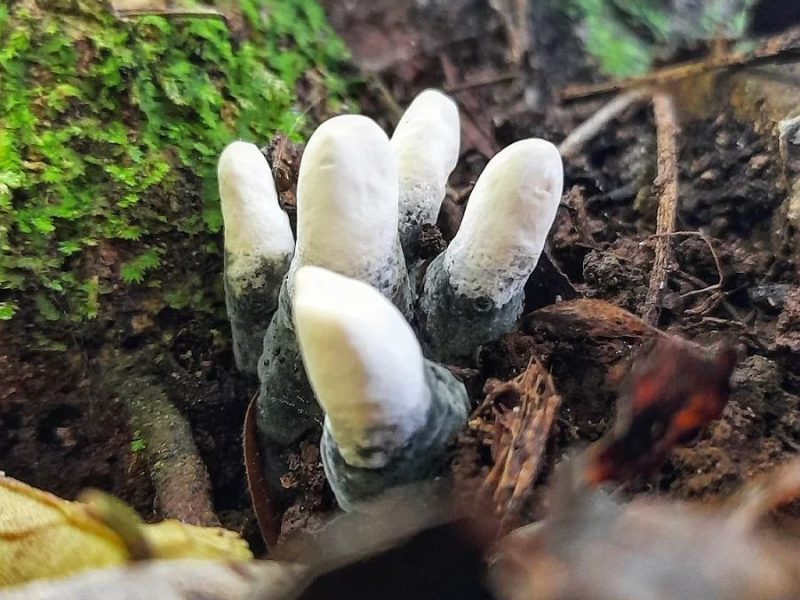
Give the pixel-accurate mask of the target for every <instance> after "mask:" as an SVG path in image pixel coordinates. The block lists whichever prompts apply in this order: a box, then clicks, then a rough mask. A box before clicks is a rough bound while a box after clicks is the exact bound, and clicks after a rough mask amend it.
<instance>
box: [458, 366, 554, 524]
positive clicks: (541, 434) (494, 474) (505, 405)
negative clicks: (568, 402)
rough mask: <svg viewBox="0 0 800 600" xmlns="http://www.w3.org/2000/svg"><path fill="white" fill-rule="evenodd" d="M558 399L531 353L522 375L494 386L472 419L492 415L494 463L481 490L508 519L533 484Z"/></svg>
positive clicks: (508, 519)
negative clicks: (531, 357) (529, 360)
mask: <svg viewBox="0 0 800 600" xmlns="http://www.w3.org/2000/svg"><path fill="white" fill-rule="evenodd" d="M560 405H561V397H560V396H559V395H558V392H557V391H556V388H555V384H554V383H553V378H552V377H551V376H550V374H549V373H548V372H547V371H546V370H545V368H544V366H543V365H542V364H541V363H540V362H539V361H538V360H535V359H531V362H530V363H529V364H528V368H527V369H526V370H525V371H524V372H523V373H522V374H521V375H519V376H518V377H516V378H515V379H512V380H511V381H507V382H504V383H499V384H497V385H495V386H493V387H492V388H491V389H490V391H489V393H488V394H487V396H486V399H485V400H484V401H483V403H481V405H480V406H479V407H478V409H477V410H476V412H475V413H474V416H473V418H472V419H471V421H472V420H475V419H476V418H478V417H482V418H483V420H484V421H489V420H492V421H494V428H493V429H494V430H493V432H492V435H491V445H492V458H493V462H494V465H493V466H492V469H491V471H490V472H489V474H488V475H487V477H486V479H485V481H484V482H483V486H482V491H483V493H484V494H486V495H489V496H491V497H492V499H493V501H494V504H495V506H496V508H497V511H498V513H500V514H501V515H503V518H504V520H505V521H509V522H512V521H513V520H514V519H515V518H516V516H517V514H518V512H519V510H520V508H521V506H522V504H523V503H524V501H525V500H526V499H527V498H528V497H529V496H530V493H531V492H532V490H533V485H534V483H535V482H536V477H537V476H538V475H539V472H540V471H541V468H542V463H543V457H544V453H545V448H546V444H547V440H548V439H549V437H550V432H551V430H552V428H553V423H554V422H555V419H556V416H557V414H558V408H559V406H560ZM487 413H488V414H487ZM487 417H488V418H487Z"/></svg>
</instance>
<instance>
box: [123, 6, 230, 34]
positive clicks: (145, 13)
mask: <svg viewBox="0 0 800 600" xmlns="http://www.w3.org/2000/svg"><path fill="white" fill-rule="evenodd" d="M114 12H115V13H116V16H117V18H119V19H130V18H134V17H149V16H156V17H171V18H187V19H220V20H221V21H222V22H223V23H225V26H226V27H227V28H228V29H231V26H230V22H229V21H228V17H227V16H226V15H225V14H224V13H222V12H220V11H218V10H217V9H216V8H202V7H197V8H192V9H187V8H153V9H129V10H128V9H115V10H114Z"/></svg>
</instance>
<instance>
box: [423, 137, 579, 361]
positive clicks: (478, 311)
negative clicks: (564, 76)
mask: <svg viewBox="0 0 800 600" xmlns="http://www.w3.org/2000/svg"><path fill="white" fill-rule="evenodd" d="M563 179H564V175H563V166H562V162H561V156H560V155H559V153H558V149H557V148H556V147H555V146H554V145H553V144H551V143H550V142H547V141H545V140H541V139H527V140H522V141H519V142H516V143H514V144H511V145H510V146H508V147H507V148H505V149H504V150H502V151H500V152H499V153H498V154H497V155H496V156H494V157H493V158H492V160H490V161H489V164H488V165H486V168H485V169H484V171H483V173H481V175H480V177H479V178H478V181H477V183H476V184H475V188H474V190H473V191H472V194H471V196H470V199H469V203H468V204H467V209H466V211H465V213H464V219H463V221H462V222H461V227H460V229H459V231H458V233H457V234H456V236H455V238H454V239H453V241H452V242H451V243H450V245H449V246H448V247H447V249H446V250H445V251H444V252H443V253H442V254H440V255H439V256H438V257H437V258H436V259H435V260H434V261H433V262H432V263H431V265H430V267H429V268H428V271H427V273H426V274H425V279H424V282H423V290H422V294H421V297H420V303H419V313H420V314H419V318H420V326H421V328H422V330H423V336H424V342H425V345H426V348H427V350H429V351H430V353H431V356H432V358H434V359H435V360H439V361H442V362H450V363H458V362H461V361H464V360H465V359H469V358H470V357H471V356H472V354H473V352H474V351H475V349H476V348H477V347H478V346H479V345H481V344H485V343H487V342H489V341H492V340H494V339H497V338H499V337H501V336H502V335H504V334H505V333H508V332H509V331H510V330H511V329H512V328H513V327H514V324H515V323H516V321H517V319H518V318H519V316H520V314H521V312H522V306H523V301H524V289H523V288H524V286H525V282H526V281H527V279H528V277H529V276H530V274H531V273H532V272H533V269H534V268H535V267H536V263H537V262H538V260H539V255H540V254H541V252H542V250H543V248H544V244H545V240H546V238H547V233H548V231H549V230H550V227H551V225H552V224H553V220H554V218H555V214H556V209H557V208H558V203H559V201H560V198H561V191H562V187H563Z"/></svg>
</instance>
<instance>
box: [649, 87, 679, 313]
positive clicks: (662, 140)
mask: <svg viewBox="0 0 800 600" xmlns="http://www.w3.org/2000/svg"><path fill="white" fill-rule="evenodd" d="M653 112H654V113H655V121H656V140H657V144H658V156H657V159H656V160H657V165H658V174H657V175H656V179H655V182H654V183H653V185H654V187H655V189H656V191H657V193H658V214H657V216H656V235H657V236H658V237H657V239H656V248H655V258H654V260H653V270H652V271H651V272H650V284H649V286H648V288H647V296H646V297H645V301H644V306H643V309H642V318H643V319H644V320H645V321H646V322H648V323H650V324H651V325H656V324H657V323H658V316H659V312H660V311H659V306H658V305H659V301H660V300H661V294H662V291H663V290H664V288H665V287H666V285H667V273H668V270H669V262H670V257H671V254H672V243H671V237H670V235H666V234H671V233H674V230H675V220H676V216H677V213H678V144H677V135H678V123H677V116H676V114H675V102H674V100H673V98H672V96H670V95H669V94H666V93H662V92H659V93H657V94H655V95H654V96H653Z"/></svg>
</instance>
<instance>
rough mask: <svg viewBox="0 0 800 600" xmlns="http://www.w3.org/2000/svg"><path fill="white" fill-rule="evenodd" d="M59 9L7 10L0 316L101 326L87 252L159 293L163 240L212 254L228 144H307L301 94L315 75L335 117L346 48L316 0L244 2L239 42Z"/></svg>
mask: <svg viewBox="0 0 800 600" xmlns="http://www.w3.org/2000/svg"><path fill="white" fill-rule="evenodd" d="M44 4H45V3H43V2H42V3H40V5H44ZM60 4H61V5H63V4H67V5H68V7H69V10H59V8H58V6H59V3H52V2H51V3H48V6H50V5H56V8H55V9H53V10H51V9H50V8H48V10H47V11H42V10H41V9H40V8H39V7H38V6H37V5H36V4H35V3H30V2H24V1H19V2H12V3H3V5H0V320H3V319H5V320H7V319H11V318H13V317H14V315H15V313H17V312H18V311H20V310H21V309H23V308H32V307H35V312H33V313H30V312H28V311H25V313H26V314H28V315H32V318H33V319H34V320H37V321H40V320H45V321H59V320H60V321H62V322H67V323H69V322H75V323H79V322H81V321H83V320H85V319H89V318H93V317H95V316H97V314H98V311H99V310H101V307H102V298H103V296H104V295H105V294H107V293H108V292H110V291H111V290H110V286H109V282H108V281H107V278H102V277H101V278H98V277H97V275H96V274H95V273H94V272H93V271H94V269H93V268H92V266H91V265H92V260H94V259H93V258H92V252H93V251H94V252H95V253H97V252H98V251H99V250H100V248H101V247H102V245H103V244H104V243H106V242H109V243H110V244H112V245H113V246H114V248H115V251H114V255H115V256H120V257H121V258H120V259H119V260H120V262H121V264H120V265H118V271H119V277H118V281H116V282H114V285H117V286H120V285H121V286H122V287H123V290H124V288H125V286H129V285H135V284H141V283H143V282H147V281H151V283H153V282H154V283H153V284H154V285H159V284H160V282H159V281H158V280H157V279H154V278H153V277H152V276H153V275H154V274H155V273H157V272H158V270H159V266H160V264H161V262H162V259H163V256H164V254H165V251H166V248H165V246H164V243H163V241H162V240H163V239H164V236H165V235H166V234H169V235H172V234H175V233H176V232H177V233H178V234H179V235H185V236H195V237H198V238H201V239H198V240H197V243H196V246H197V248H198V250H199V251H201V252H212V253H214V252H218V248H217V244H216V243H215V242H214V238H213V237H209V234H214V233H216V232H218V231H219V230H220V228H221V225H222V221H221V213H220V208H219V200H218V195H217V184H216V160H217V157H218V155H219V153H220V152H221V150H222V148H223V147H224V146H225V145H226V144H227V143H228V142H230V141H232V140H233V139H236V138H240V139H246V140H250V141H253V142H256V143H261V144H263V143H266V142H267V141H268V140H269V139H270V138H271V137H272V136H273V134H274V133H275V132H276V131H278V130H282V131H288V132H293V135H294V137H295V138H297V137H302V136H303V135H305V134H306V133H307V125H306V122H305V120H304V118H303V115H302V114H301V113H300V112H299V110H298V108H297V105H296V93H295V89H296V84H297V83H298V81H299V80H300V79H301V78H302V77H304V76H305V75H306V74H308V73H309V72H310V71H311V70H312V69H313V70H314V72H315V80H318V81H320V82H321V88H322V89H324V90H325V94H327V98H326V100H327V101H328V102H329V103H330V105H331V108H332V109H336V107H337V105H338V104H340V103H341V102H343V101H344V99H345V98H346V96H347V93H348V85H349V81H348V80H347V79H345V78H343V77H342V76H340V75H339V73H341V72H343V66H344V64H345V60H346V58H347V56H346V49H345V46H344V44H343V43H342V42H341V41H340V40H339V39H338V38H337V37H336V36H335V34H334V33H333V32H332V30H331V29H330V27H329V25H328V24H327V21H326V19H325V15H324V13H323V11H322V9H321V7H320V6H319V5H318V4H317V3H316V1H315V0H240V1H239V2H238V6H239V8H240V10H241V12H242V16H243V19H244V26H245V28H246V30H247V36H246V40H245V41H241V42H237V41H235V40H234V39H233V38H232V35H231V32H230V31H228V29H227V28H226V26H225V24H224V23H222V22H221V21H220V20H216V19H182V20H168V19H166V18H163V17H154V16H149V17H144V18H141V19H137V20H134V21H130V22H122V21H119V20H117V19H116V18H115V17H114V16H112V14H111V11H110V8H109V7H108V5H106V4H105V3H104V2H102V1H101V0H70V1H69V2H61V3H60ZM204 236H205V237H204ZM209 240H211V241H209ZM117 250H119V252H117ZM87 265H88V266H87ZM166 292H167V290H165V294H166ZM188 293H189V292H183V293H181V291H180V290H177V291H176V290H172V291H170V294H172V295H173V296H176V297H183V296H187V294H188Z"/></svg>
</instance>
